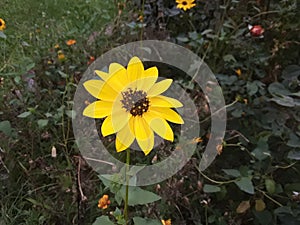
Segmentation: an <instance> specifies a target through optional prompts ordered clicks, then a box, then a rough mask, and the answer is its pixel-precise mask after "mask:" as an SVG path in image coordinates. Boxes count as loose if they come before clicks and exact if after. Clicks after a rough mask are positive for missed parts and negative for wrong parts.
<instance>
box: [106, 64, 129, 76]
mask: <svg viewBox="0 0 300 225" xmlns="http://www.w3.org/2000/svg"><path fill="white" fill-rule="evenodd" d="M119 70H126V69H125V68H124V66H122V65H121V64H119V63H111V64H110V65H109V69H108V71H109V74H114V73H116V72H118V71H119Z"/></svg>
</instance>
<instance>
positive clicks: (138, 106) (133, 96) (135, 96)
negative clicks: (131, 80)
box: [121, 88, 149, 116]
mask: <svg viewBox="0 0 300 225" xmlns="http://www.w3.org/2000/svg"><path fill="white" fill-rule="evenodd" d="M122 96H123V99H122V100H121V103H122V104H123V108H124V109H126V112H130V113H131V115H133V116H141V115H143V113H145V112H147V111H148V108H149V99H148V98H147V93H146V92H144V91H137V90H136V89H135V90H134V91H133V90H132V89H131V88H128V89H127V91H124V92H122Z"/></svg>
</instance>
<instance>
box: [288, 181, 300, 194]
mask: <svg viewBox="0 0 300 225" xmlns="http://www.w3.org/2000/svg"><path fill="white" fill-rule="evenodd" d="M284 191H285V192H291V193H292V192H293V191H297V192H300V183H290V184H286V185H284Z"/></svg>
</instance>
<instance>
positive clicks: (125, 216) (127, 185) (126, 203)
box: [124, 149, 130, 225]
mask: <svg viewBox="0 0 300 225" xmlns="http://www.w3.org/2000/svg"><path fill="white" fill-rule="evenodd" d="M129 164H130V149H127V150H126V174H125V176H126V196H125V206H124V218H125V225H127V224H128V222H129V221H128V189H129V175H128V172H129Z"/></svg>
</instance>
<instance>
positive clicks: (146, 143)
mask: <svg viewBox="0 0 300 225" xmlns="http://www.w3.org/2000/svg"><path fill="white" fill-rule="evenodd" d="M147 126H148V125H147ZM137 143H138V144H139V146H140V148H141V149H142V151H143V152H144V154H145V155H148V154H149V153H150V152H151V150H152V149H153V146H154V134H153V131H152V130H150V134H149V136H148V138H147V139H145V140H139V139H137Z"/></svg>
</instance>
